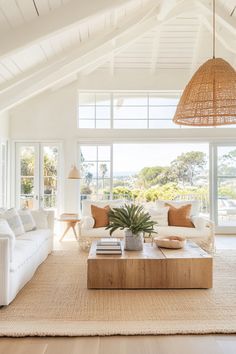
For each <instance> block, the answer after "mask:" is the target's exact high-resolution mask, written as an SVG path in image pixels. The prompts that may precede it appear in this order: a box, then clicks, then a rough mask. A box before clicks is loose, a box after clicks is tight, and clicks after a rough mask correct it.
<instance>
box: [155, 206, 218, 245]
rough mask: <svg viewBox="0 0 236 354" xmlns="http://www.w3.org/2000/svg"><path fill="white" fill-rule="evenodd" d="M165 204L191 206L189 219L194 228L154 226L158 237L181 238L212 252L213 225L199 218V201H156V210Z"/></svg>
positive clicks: (209, 221) (207, 220) (211, 222)
mask: <svg viewBox="0 0 236 354" xmlns="http://www.w3.org/2000/svg"><path fill="white" fill-rule="evenodd" d="M165 203H169V204H171V205H173V206H175V207H180V206H182V205H186V204H191V205H192V210H191V219H192V222H193V224H194V226H195V227H193V228H191V227H177V226H159V225H157V226H155V231H156V232H157V235H156V236H158V237H161V238H164V237H166V236H182V237H186V238H187V239H191V240H193V241H194V242H196V244H198V245H199V246H200V247H201V248H203V249H204V250H206V251H207V252H212V251H213V250H214V240H215V224H214V222H213V221H211V220H209V219H206V218H205V217H202V216H199V207H200V205H199V201H197V200H193V201H188V200H187V201H186V200H185V201H169V200H168V201H164V200H160V201H157V203H156V206H157V208H160V207H163V206H164V205H165Z"/></svg>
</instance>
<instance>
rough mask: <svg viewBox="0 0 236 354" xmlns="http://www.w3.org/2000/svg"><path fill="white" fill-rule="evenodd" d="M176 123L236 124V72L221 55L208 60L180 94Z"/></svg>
mask: <svg viewBox="0 0 236 354" xmlns="http://www.w3.org/2000/svg"><path fill="white" fill-rule="evenodd" d="M173 121H174V123H176V124H180V125H189V126H217V125H226V124H236V72H235V70H234V68H233V67H232V66H231V65H230V64H229V63H228V62H226V61H225V60H224V59H221V58H213V59H209V60H208V61H206V62H205V63H204V64H203V65H202V66H201V67H200V68H199V69H198V70H197V71H196V73H195V74H194V75H193V77H192V78H191V80H190V81H189V83H188V85H187V86H186V87H185V89H184V92H183V94H182V96H181V98H180V101H179V104H178V106H177V109H176V113H175V116H174V118H173Z"/></svg>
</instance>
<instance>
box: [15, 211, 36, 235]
mask: <svg viewBox="0 0 236 354" xmlns="http://www.w3.org/2000/svg"><path fill="white" fill-rule="evenodd" d="M18 214H19V215H20V218H21V221H22V224H23V226H24V230H25V231H26V232H27V231H31V230H34V229H36V224H35V221H34V219H33V216H32V214H31V211H30V210H29V209H20V210H18Z"/></svg>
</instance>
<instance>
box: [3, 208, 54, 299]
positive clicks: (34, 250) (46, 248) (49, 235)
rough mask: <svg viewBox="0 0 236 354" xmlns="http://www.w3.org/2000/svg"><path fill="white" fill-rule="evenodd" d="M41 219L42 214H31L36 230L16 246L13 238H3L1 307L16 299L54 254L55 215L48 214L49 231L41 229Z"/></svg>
mask: <svg viewBox="0 0 236 354" xmlns="http://www.w3.org/2000/svg"><path fill="white" fill-rule="evenodd" d="M41 215H42V213H41V211H40V212H39V211H37V210H35V211H32V216H33V218H34V219H35V222H36V230H34V231H28V232H25V233H24V234H22V235H20V236H17V237H16V238H15V240H14V243H13V242H12V240H11V236H10V235H7V234H0V306H2V305H8V304H9V303H10V302H11V301H12V300H13V299H14V298H15V296H16V295H17V293H18V292H19V291H20V289H21V288H22V287H23V286H24V285H25V284H26V283H27V282H28V281H29V280H30V279H31V278H32V276H33V275H34V273H35V271H36V269H37V268H38V266H39V265H40V264H41V263H42V262H43V261H44V260H45V259H46V258H47V256H48V254H49V253H50V252H51V251H52V248H53V229H54V212H53V211H47V214H46V217H47V224H48V227H47V228H39V227H40V226H42V222H41V220H40V217H41ZM43 223H44V224H45V222H44V221H43Z"/></svg>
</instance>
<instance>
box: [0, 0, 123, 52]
mask: <svg viewBox="0 0 236 354" xmlns="http://www.w3.org/2000/svg"><path fill="white" fill-rule="evenodd" d="M8 1H9V4H10V2H11V1H13V0H8ZM8 1H7V2H5V3H4V4H6V3H7V4H8ZM41 1H42V0H40V1H39V0H38V2H37V6H39V4H41ZM128 1H130V0H116V1H115V2H112V1H110V0H100V1H94V0H87V1H86V2H85V1H84V0H71V2H69V3H68V4H65V5H64V6H61V7H59V8H58V9H56V10H54V11H51V12H50V13H48V14H45V16H42V17H41V16H39V17H38V18H37V19H36V20H35V21H32V22H31V23H30V24H27V25H22V26H20V27H18V28H17V29H12V30H11V31H9V32H8V34H7V37H6V36H5V35H4V36H3V35H2V36H0V43H1V46H0V57H3V56H6V55H7V54H10V53H13V52H16V51H18V50H19V49H23V48H25V47H26V46H29V45H33V44H34V43H37V42H38V41H41V40H43V39H46V38H49V37H50V36H52V35H53V34H57V33H60V32H61V33H62V32H63V31H64V30H65V29H69V28H70V27H72V26H73V25H75V24H78V23H82V22H83V21H85V20H86V19H88V18H89V17H90V16H94V15H98V14H101V13H103V12H105V11H108V10H111V9H113V8H114V7H116V6H117V7H119V6H121V5H124V4H125V3H127V2H128ZM9 6H10V5H8V8H9ZM4 8H5V5H4Z"/></svg>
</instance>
